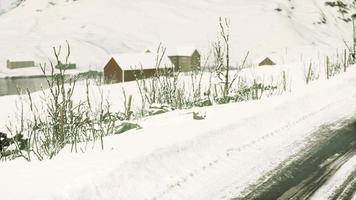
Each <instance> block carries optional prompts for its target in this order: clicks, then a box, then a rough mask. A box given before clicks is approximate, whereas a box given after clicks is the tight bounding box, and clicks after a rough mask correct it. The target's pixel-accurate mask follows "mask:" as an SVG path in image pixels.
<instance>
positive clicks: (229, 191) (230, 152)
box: [152, 97, 355, 199]
mask: <svg viewBox="0 0 356 200" xmlns="http://www.w3.org/2000/svg"><path fill="white" fill-rule="evenodd" d="M353 98H355V97H353ZM348 100H349V99H348V98H345V99H341V100H339V101H335V102H331V103H329V104H327V105H325V106H323V107H321V108H319V109H318V110H315V111H313V112H310V113H308V114H305V115H302V116H301V117H299V118H298V119H297V120H294V121H290V122H288V123H287V124H285V125H283V126H281V127H279V128H278V129H275V130H273V131H271V132H268V133H267V134H264V135H263V136H261V137H259V138H257V139H256V140H253V141H251V142H249V143H247V144H244V145H242V146H239V147H234V148H228V149H226V151H225V154H224V155H222V154H220V155H219V156H217V157H215V159H212V160H210V161H208V162H206V163H205V164H204V165H201V166H200V167H197V168H195V169H193V170H191V171H189V172H187V173H186V175H185V176H182V177H180V178H179V179H178V180H176V181H175V182H172V183H171V184H169V185H168V186H167V187H166V189H165V190H163V191H162V192H160V193H158V194H157V195H156V196H155V197H153V198H152V199H165V198H164V196H165V195H166V194H169V193H171V192H172V190H175V189H177V190H179V188H181V187H182V185H184V184H186V183H187V182H189V181H191V180H192V179H194V178H195V177H197V176H204V174H206V173H209V172H208V171H209V170H210V171H211V169H212V168H218V167H219V166H222V165H224V164H226V163H229V162H231V160H232V162H233V159H234V157H236V156H238V154H240V153H242V152H244V151H246V150H248V149H251V148H252V147H255V146H258V145H259V144H261V143H263V142H267V141H266V140H272V139H274V138H275V137H278V135H280V134H282V133H284V132H285V131H287V130H289V129H291V128H292V127H295V126H297V125H298V124H300V123H302V122H304V121H306V120H308V119H310V118H312V117H314V116H315V115H317V114H319V113H321V112H323V111H325V110H327V109H330V108H331V107H335V106H338V105H342V103H343V102H345V101H348ZM246 120H247V121H248V120H249V119H246ZM234 126H236V125H235V124H234V125H230V126H228V127H225V128H224V130H223V131H222V132H224V131H232V130H234V129H236V127H234ZM292 145H299V144H292ZM188 146H189V145H188ZM185 150H186V148H183V149H181V151H185ZM235 164H240V163H235ZM230 165H231V163H230ZM231 166H233V165H231ZM222 168H223V167H222ZM232 168H233V167H232ZM227 176H234V173H228V175H227ZM215 181H216V180H215ZM222 181H224V178H222ZM238 182H239V180H236V181H235V182H233V184H232V185H227V186H226V187H224V188H222V189H221V190H220V192H221V194H222V195H219V196H220V199H226V198H229V197H231V196H233V194H234V191H236V189H237V188H236V187H232V186H233V185H235V184H236V183H238ZM213 185H214V183H213Z"/></svg>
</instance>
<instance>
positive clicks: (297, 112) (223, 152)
mask: <svg viewBox="0 0 356 200" xmlns="http://www.w3.org/2000/svg"><path fill="white" fill-rule="evenodd" d="M355 74H356V68H355V67H352V68H349V71H348V72H347V73H345V74H341V75H339V76H336V77H333V78H332V79H331V80H329V81H326V80H321V81H318V82H314V83H312V84H310V85H309V86H308V87H305V89H304V90H303V91H299V92H294V93H290V94H285V95H282V96H276V97H271V98H268V99H264V100H261V101H251V102H242V103H235V104H227V105H219V106H213V107H205V108H199V109H198V108H196V109H192V110H182V111H174V112H171V113H166V114H162V115H157V116H152V117H149V118H145V119H142V120H140V121H139V123H140V125H142V127H143V129H141V130H133V131H130V132H128V133H125V134H122V135H114V136H109V137H106V138H105V143H104V144H105V150H104V151H102V150H100V148H99V147H96V148H94V149H93V150H89V151H87V152H86V153H77V154H73V153H69V149H65V150H63V151H62V152H61V153H60V155H59V156H57V157H55V158H54V159H53V160H50V161H44V162H36V161H34V162H31V163H27V162H25V161H22V160H15V161H11V162H5V163H1V166H0V177H2V180H4V181H1V182H0V188H1V191H2V199H14V200H16V199H229V198H231V197H235V196H236V195H239V194H240V192H242V191H244V189H246V187H247V186H248V185H249V184H252V183H254V181H256V180H257V179H258V178H259V177H261V176H262V175H265V174H266V173H267V172H269V171H270V170H272V169H274V168H275V167H277V166H278V165H279V164H281V163H282V162H283V161H285V160H286V159H288V158H290V156H292V155H294V154H296V153H298V151H300V150H301V149H302V148H303V147H304V145H306V144H307V142H306V141H308V140H318V137H320V136H318V135H312V133H314V131H315V130H317V128H318V127H319V126H320V125H322V124H327V123H333V122H336V121H339V120H343V119H344V120H345V119H348V118H349V117H351V116H354V115H355V114H356V106H355V103H356V88H355V87H356V76H355ZM110 89H111V90H112V91H118V90H120V84H117V85H112V86H110ZM13 99H14V97H12V96H9V97H2V98H0V100H1V101H2V103H1V105H4V104H3V103H4V102H6V103H7V104H8V105H10V104H11V101H13ZM195 110H200V111H202V112H206V115H207V118H206V119H205V120H202V121H196V120H193V117H192V112H193V111H195ZM276 116H278V117H276ZM324 137H327V136H325V135H324ZM19 189H21V192H19Z"/></svg>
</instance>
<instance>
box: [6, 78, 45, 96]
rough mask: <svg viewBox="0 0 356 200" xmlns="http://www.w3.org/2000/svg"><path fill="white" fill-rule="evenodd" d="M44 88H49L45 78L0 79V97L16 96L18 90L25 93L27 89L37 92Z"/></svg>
mask: <svg viewBox="0 0 356 200" xmlns="http://www.w3.org/2000/svg"><path fill="white" fill-rule="evenodd" d="M42 87H43V88H44V89H46V88H48V84H47V81H46V78H45V77H23V78H0V96H5V95H16V94H18V89H22V90H23V91H24V92H26V89H28V90H29V91H30V92H35V91H39V90H41V88H42Z"/></svg>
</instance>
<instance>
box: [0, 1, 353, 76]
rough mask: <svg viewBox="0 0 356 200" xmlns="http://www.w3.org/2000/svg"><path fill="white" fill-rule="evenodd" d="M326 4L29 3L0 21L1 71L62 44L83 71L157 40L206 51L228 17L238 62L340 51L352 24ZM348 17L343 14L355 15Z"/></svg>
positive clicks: (44, 55) (5, 4)
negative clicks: (247, 58) (10, 62)
mask: <svg viewBox="0 0 356 200" xmlns="http://www.w3.org/2000/svg"><path fill="white" fill-rule="evenodd" d="M0 2H1V5H0V9H4V8H6V9H7V8H9V5H10V3H11V2H16V1H15V0H12V1H10V0H0ZM325 2H326V1H325V0H312V1H311V0H289V1H287V0H263V1H262V0H249V1H246V0H195V1H191V0H174V1H173V0H167V1H161V0H150V1H140V0H120V1H119V0H76V1H74V0H26V1H24V2H22V3H21V5H19V6H18V7H17V8H15V9H12V10H10V11H8V12H6V13H4V14H2V15H1V16H0V27H1V32H0V44H1V47H2V48H1V50H0V72H1V70H5V61H6V59H11V58H16V59H21V58H24V57H26V58H34V60H36V61H37V62H39V61H47V59H48V57H50V56H52V51H51V47H52V46H53V45H60V44H64V43H65V40H68V41H69V42H70V44H71V46H72V60H73V61H74V62H76V63H78V65H79V67H80V68H82V69H89V68H90V69H101V68H102V66H103V64H104V63H106V62H107V57H108V56H109V55H110V54H113V53H122V52H130V51H142V49H144V48H146V47H155V46H156V45H157V44H158V43H159V42H163V43H164V44H165V45H166V46H168V47H173V46H176V45H186V44H189V45H195V46H197V47H198V48H200V49H202V50H205V51H207V49H208V48H209V45H210V44H211V42H212V41H214V40H215V38H216V33H217V21H218V17H219V16H226V17H229V18H230V19H231V29H232V30H231V32H232V37H231V39H232V50H233V52H234V53H233V59H234V60H235V62H236V60H237V59H238V58H241V56H242V55H243V54H245V53H246V51H250V52H251V57H252V58H253V57H260V56H264V55H267V54H272V53H276V52H277V53H279V54H281V55H282V56H283V57H286V58H283V62H287V61H289V60H293V59H295V57H291V58H288V56H290V55H298V58H300V55H302V54H309V52H310V51H313V52H317V51H322V50H323V49H324V50H325V49H327V50H328V51H331V52H335V50H336V48H337V47H339V48H340V47H341V48H344V46H343V42H342V40H343V39H345V40H350V38H351V34H350V32H351V31H350V29H351V23H346V22H345V21H344V20H342V19H340V18H341V17H340V13H339V12H338V9H337V8H336V7H332V6H327V5H325ZM351 2H352V1H350V3H351ZM348 12H349V13H346V14H345V15H346V16H347V15H350V14H352V9H351V10H349V11H348ZM321 46H322V47H321ZM291 47H293V51H292V50H290V48H291ZM324 47H326V48H324ZM306 49H308V51H309V50H310V51H309V52H306ZM320 49H321V50H320Z"/></svg>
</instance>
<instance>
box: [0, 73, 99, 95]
mask: <svg viewBox="0 0 356 200" xmlns="http://www.w3.org/2000/svg"><path fill="white" fill-rule="evenodd" d="M68 78H69V76H67V75H66V79H68ZM76 78H77V80H78V81H83V80H86V79H91V80H95V81H97V82H102V73H101V72H96V71H89V72H84V73H80V74H76ZM42 88H43V89H47V88H48V84H47V80H46V77H45V76H32V77H16V78H0V96H5V95H17V94H19V93H18V92H19V91H18V89H22V91H23V92H25V93H26V90H27V89H28V90H29V91H30V92H36V91H40V90H41V89H42Z"/></svg>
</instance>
